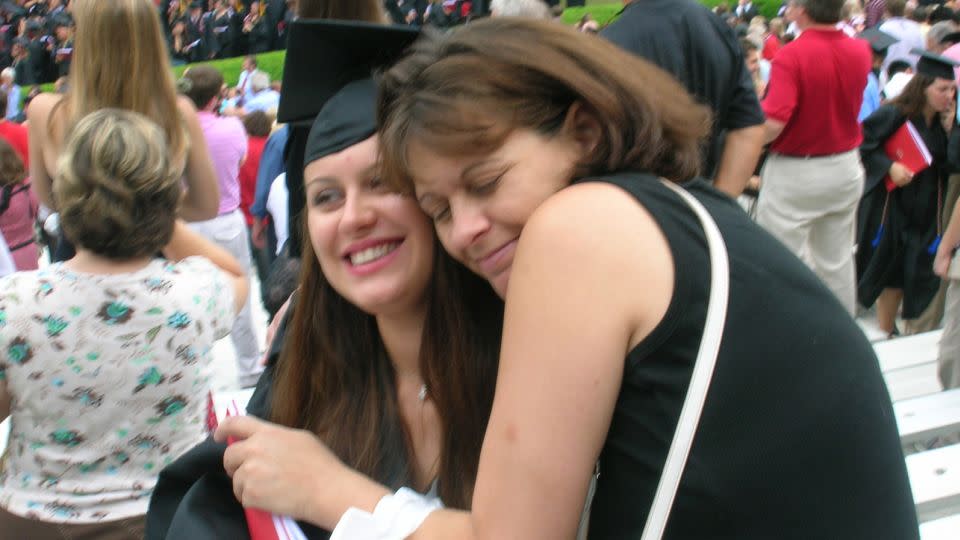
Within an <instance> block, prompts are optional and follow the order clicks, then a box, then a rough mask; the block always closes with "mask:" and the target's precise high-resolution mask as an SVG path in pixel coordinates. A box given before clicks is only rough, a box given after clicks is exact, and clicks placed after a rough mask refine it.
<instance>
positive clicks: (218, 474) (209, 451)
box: [145, 305, 330, 540]
mask: <svg viewBox="0 0 960 540" xmlns="http://www.w3.org/2000/svg"><path fill="white" fill-rule="evenodd" d="M292 307H293V306H292V305H291V308H292ZM292 313H293V309H290V310H288V311H287V316H286V317H285V318H284V320H283V321H282V322H281V324H280V327H279V328H278V329H277V335H276V336H275V338H274V340H273V344H272V346H271V348H270V355H269V360H268V363H267V368H266V370H265V371H264V372H263V375H261V377H260V381H259V382H258V383H257V388H256V390H255V391H254V393H253V396H252V397H251V398H250V402H249V403H248V404H247V414H250V415H252V416H257V417H260V418H267V417H269V415H270V393H271V390H272V387H273V373H274V370H275V369H276V362H277V359H278V358H279V356H280V349H281V348H282V344H283V341H284V335H285V334H286V328H287V323H288V322H289V320H290V316H291V314H292ZM225 450H226V445H224V444H220V443H217V442H214V440H213V438H209V439H207V440H206V441H204V442H202V443H200V444H199V445H197V446H195V447H194V448H192V449H191V450H189V451H188V452H187V453H186V454H184V455H182V456H180V457H179V458H178V459H177V460H176V461H174V462H173V463H171V464H170V465H168V466H167V467H165V468H164V469H163V470H162V471H160V477H159V478H158V479H157V485H156V487H155V488H154V490H153V495H152V496H151V497H150V506H149V508H148V510H147V523H146V532H145V538H146V540H168V539H169V540H174V539H176V540H179V539H181V538H189V539H191V540H217V539H221V538H229V539H231V540H245V539H249V538H250V533H249V531H248V530H247V522H246V517H245V516H244V513H243V506H241V505H240V503H239V502H237V499H236V497H235V496H234V494H233V484H232V481H231V479H230V477H229V476H227V474H226V472H225V471H224V469H223V453H224V451H225ZM300 528H301V529H302V530H303V532H304V534H305V535H306V537H307V538H308V539H309V540H326V539H327V538H329V537H330V533H328V532H326V531H323V530H321V529H319V528H317V527H314V526H312V525H310V524H308V523H300Z"/></svg>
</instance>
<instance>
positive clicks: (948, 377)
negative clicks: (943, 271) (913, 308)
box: [937, 261, 960, 390]
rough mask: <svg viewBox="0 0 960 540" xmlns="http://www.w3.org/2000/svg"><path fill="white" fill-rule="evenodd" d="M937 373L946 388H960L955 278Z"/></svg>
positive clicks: (959, 302)
mask: <svg viewBox="0 0 960 540" xmlns="http://www.w3.org/2000/svg"><path fill="white" fill-rule="evenodd" d="M952 264H957V262H956V261H955V262H954V263H952ZM937 374H938V375H939V376H940V384H942V385H943V389H944V390H949V389H951V388H960V281H958V280H955V279H951V280H950V281H949V282H948V284H947V295H946V302H945V304H944V312H943V335H942V336H941V337H940V354H939V356H938V357H937Z"/></svg>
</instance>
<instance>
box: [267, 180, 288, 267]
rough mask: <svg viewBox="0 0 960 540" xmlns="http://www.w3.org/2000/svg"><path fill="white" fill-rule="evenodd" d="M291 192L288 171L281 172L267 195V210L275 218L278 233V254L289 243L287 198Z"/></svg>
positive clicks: (274, 230)
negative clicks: (288, 185)
mask: <svg viewBox="0 0 960 540" xmlns="http://www.w3.org/2000/svg"><path fill="white" fill-rule="evenodd" d="M289 196H290V194H289V193H287V173H280V175H279V176H277V177H276V178H274V179H273V183H272V184H270V194H269V195H267V212H269V213H270V217H271V218H272V219H273V232H274V233H275V234H276V235H277V255H279V254H280V249H281V248H283V245H284V244H286V243H287V237H288V236H289V234H288V231H287V222H288V221H289V219H288V216H287V214H288V212H289V210H288V207H287V199H288V198H289Z"/></svg>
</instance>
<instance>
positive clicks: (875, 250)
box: [857, 51, 960, 336]
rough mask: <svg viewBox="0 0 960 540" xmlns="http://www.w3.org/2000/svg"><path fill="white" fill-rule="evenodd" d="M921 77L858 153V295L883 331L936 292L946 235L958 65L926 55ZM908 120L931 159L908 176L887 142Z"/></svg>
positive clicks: (877, 120) (884, 113)
mask: <svg viewBox="0 0 960 540" xmlns="http://www.w3.org/2000/svg"><path fill="white" fill-rule="evenodd" d="M914 52H915V53H917V54H921V53H922V57H921V59H920V61H919V62H918V64H917V74H916V75H914V77H913V79H912V80H911V81H910V83H909V84H908V85H907V86H906V88H904V90H903V93H902V94H901V95H900V96H899V97H898V98H897V99H895V100H893V101H892V102H890V103H888V104H886V105H883V106H882V107H880V108H879V109H877V110H876V111H875V112H874V113H873V114H871V115H870V116H869V117H867V118H866V119H865V120H864V122H863V144H862V145H861V146H860V155H861V157H862V159H863V165H864V168H865V169H866V184H865V186H864V194H863V198H862V199H861V201H860V209H859V218H858V240H859V241H858V248H857V297H858V300H859V301H860V303H861V304H863V305H864V306H871V305H873V303H874V302H876V304H877V317H878V319H879V325H880V329H881V330H883V331H885V332H887V334H888V335H891V336H892V335H894V334H896V333H897V331H896V329H895V325H894V321H895V319H896V315H897V311H898V308H899V307H900V304H901V303H902V304H903V313H902V315H903V318H904V319H907V320H909V319H914V318H916V317H918V316H920V314H921V313H922V312H923V310H924V309H925V308H926V307H927V304H929V303H930V301H931V299H932V298H933V296H934V294H936V292H937V287H938V286H939V283H940V280H939V278H938V277H937V276H936V275H934V273H933V257H934V255H935V254H936V251H937V245H938V244H939V241H940V234H941V232H942V225H943V224H942V223H941V219H940V216H941V214H942V205H943V197H944V190H945V183H946V179H947V175H948V174H949V172H950V170H951V167H950V166H949V165H948V160H947V150H948V146H950V145H951V144H952V145H955V144H957V143H958V142H960V141H957V140H956V137H955V136H953V137H952V136H951V133H953V132H957V130H955V129H952V128H953V126H954V124H955V118H956V114H955V110H956V107H955V105H956V85H955V83H954V71H953V68H954V65H955V62H954V61H952V60H949V59H947V58H944V57H941V56H937V55H934V54H931V53H927V52H923V51H914ZM907 122H909V123H910V124H912V126H913V127H914V128H915V130H916V133H917V134H919V136H920V139H922V141H923V143H924V145H925V146H926V148H927V150H929V153H930V156H931V157H932V163H931V164H930V166H929V167H927V168H925V169H923V170H921V171H919V172H916V174H914V173H913V172H911V171H910V170H909V169H907V167H906V166H905V164H903V163H901V162H899V161H894V160H893V159H891V157H890V156H889V155H888V153H887V151H886V150H885V144H886V143H887V142H888V141H889V140H890V139H891V138H892V137H894V136H895V135H896V134H897V132H898V131H899V130H900V129H901V128H902V127H903V126H904V125H905V124H906V123H907Z"/></svg>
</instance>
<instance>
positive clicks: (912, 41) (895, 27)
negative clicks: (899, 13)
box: [880, 17, 926, 86]
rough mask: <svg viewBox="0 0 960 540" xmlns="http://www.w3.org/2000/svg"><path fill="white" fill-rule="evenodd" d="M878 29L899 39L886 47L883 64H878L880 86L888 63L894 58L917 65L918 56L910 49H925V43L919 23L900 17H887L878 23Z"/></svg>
mask: <svg viewBox="0 0 960 540" xmlns="http://www.w3.org/2000/svg"><path fill="white" fill-rule="evenodd" d="M880 31H881V32H886V33H888V34H890V35H891V36H893V37H895V38H897V39H898V40H899V41H897V42H896V43H894V44H893V45H890V48H888V49H887V57H886V58H884V60H883V65H882V66H880V73H881V81H880V82H881V86H882V83H883V82H884V81H883V79H884V78H885V76H884V74H886V72H887V66H889V65H890V62H893V61H894V60H906V61H908V62H910V65H911V66H913V67H917V60H919V59H920V57H919V56H917V55H915V54H911V53H910V50H911V49H925V48H926V43H924V41H923V33H922V32H921V31H920V25H919V24H917V23H916V22H914V21H911V20H907V19H904V18H902V17H896V18H893V19H888V20H887V21H885V22H884V23H883V24H881V25H880Z"/></svg>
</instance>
